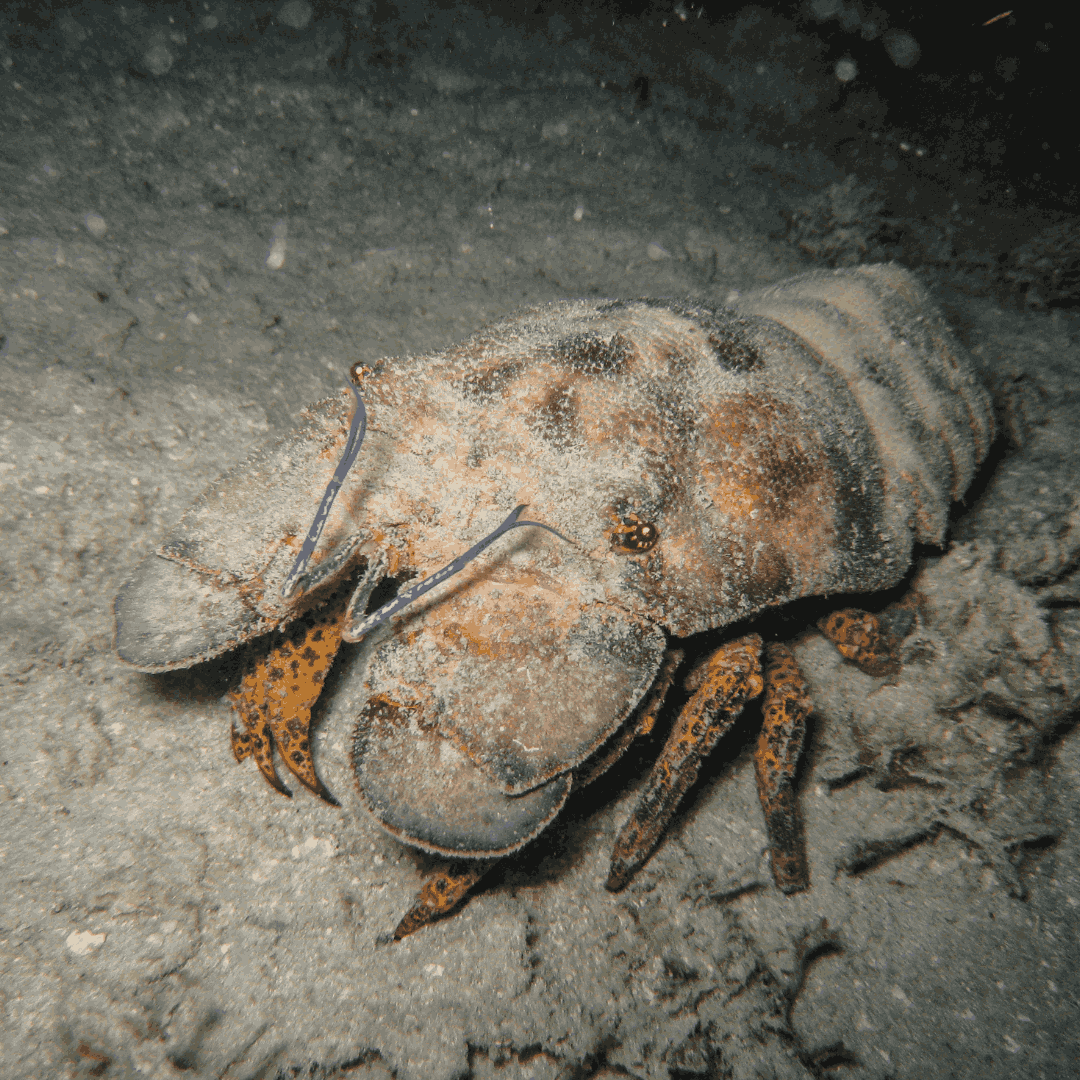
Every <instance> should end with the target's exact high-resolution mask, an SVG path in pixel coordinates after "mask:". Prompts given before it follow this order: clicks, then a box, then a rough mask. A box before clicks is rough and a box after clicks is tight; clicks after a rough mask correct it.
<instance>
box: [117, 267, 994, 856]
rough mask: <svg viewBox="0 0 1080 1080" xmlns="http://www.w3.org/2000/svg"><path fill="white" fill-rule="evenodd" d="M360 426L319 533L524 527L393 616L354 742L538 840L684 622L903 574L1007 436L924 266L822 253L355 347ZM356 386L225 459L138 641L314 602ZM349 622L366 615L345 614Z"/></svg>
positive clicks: (165, 649) (244, 627) (457, 538)
mask: <svg viewBox="0 0 1080 1080" xmlns="http://www.w3.org/2000/svg"><path fill="white" fill-rule="evenodd" d="M361 392H362V394H363V397H364V400H365V402H366V403H367V409H368V418H369V419H368V425H369V426H368V436H367V441H366V442H365V444H364V446H363V449H362V451H361V454H360V457H359V459H358V461H357V464H356V465H355V466H354V468H353V471H352V473H351V474H350V476H349V477H348V479H347V480H346V482H345V485H344V486H343V488H342V490H341V493H340V495H339V498H338V501H337V503H336V505H335V507H334V510H333V512H332V514H331V516H330V519H329V520H328V523H327V527H326V530H325V532H324V534H323V538H322V540H321V541H320V543H319V545H318V548H317V549H316V552H315V556H314V558H313V560H312V566H313V568H314V571H315V574H316V578H321V580H322V581H323V582H326V583H331V582H334V581H335V580H337V579H339V578H340V577H341V576H343V575H344V574H346V573H349V572H351V571H352V570H354V569H355V567H356V566H357V564H359V563H366V565H368V566H369V567H371V566H376V565H381V564H382V563H383V562H384V563H385V565H386V566H387V567H388V568H389V572H391V573H400V572H403V571H408V572H411V573H413V574H415V575H421V576H423V575H427V574H430V573H432V572H433V571H435V570H437V569H439V568H440V567H442V566H443V565H445V564H446V563H448V562H450V560H451V559H453V558H454V557H455V556H457V555H458V554H459V553H460V552H461V551H462V550H463V549H464V548H466V547H468V546H469V544H471V543H473V542H474V541H475V540H477V539H479V538H480V537H482V536H484V535H485V534H486V533H487V532H489V531H490V530H491V529H492V528H494V527H495V526H496V525H497V524H498V523H499V522H500V521H501V520H502V519H503V518H504V517H505V516H506V514H507V512H508V511H509V510H510V509H512V508H513V507H514V506H516V505H518V504H521V503H526V504H528V512H527V517H528V518H530V519H532V520H535V521H541V522H544V523H545V524H547V525H550V526H552V527H554V528H555V529H557V530H558V531H559V532H560V533H562V534H563V535H564V536H566V537H568V538H569V542H563V541H561V540H559V539H558V538H557V537H554V536H552V535H550V534H549V533H546V532H542V531H541V530H535V529H534V530H527V529H522V530H518V531H516V532H514V533H510V534H508V535H507V536H506V537H505V538H503V539H501V540H500V541H499V542H498V545H497V546H495V547H492V548H491V549H490V550H489V552H488V553H486V554H485V555H484V556H482V557H481V558H480V559H479V560H477V561H476V562H474V563H472V564H470V565H469V566H468V567H467V568H466V569H465V570H464V571H463V572H462V573H461V574H459V575H458V576H456V577H454V578H451V579H450V580H448V581H447V582H445V583H443V584H441V585H439V586H438V587H437V588H435V589H434V590H433V591H432V592H430V593H429V594H428V595H427V596H425V597H424V598H423V600H422V601H420V602H418V603H417V604H416V605H415V606H414V607H413V608H409V609H407V610H406V611H405V612H403V613H402V615H401V616H400V617H398V618H396V619H394V620H393V621H392V622H391V623H390V624H389V625H388V626H384V627H382V628H380V629H379V630H378V631H376V632H375V633H374V634H373V635H372V638H371V639H370V640H369V642H368V644H369V646H370V657H369V660H368V664H367V668H366V672H365V674H364V675H362V676H359V675H358V676H356V678H363V680H364V691H363V697H364V698H365V700H367V702H368V704H367V706H365V707H364V708H363V710H362V719H361V723H360V727H359V729H358V733H357V740H356V747H355V755H354V756H355V763H356V772H357V778H358V782H359V784H360V789H361V792H362V794H363V796H364V798H365V799H366V801H367V803H368V805H369V806H370V808H371V809H372V810H373V811H374V813H375V814H376V815H377V816H378V817H379V819H380V820H381V821H382V822H383V823H384V824H385V825H386V827H387V828H389V829H390V830H391V831H392V832H394V833H395V834H396V835H399V836H401V837H402V838H403V839H405V840H408V841H409V842H411V843H414V844H418V845H420V846H422V847H427V848H430V849H432V850H439V851H448V852H452V853H456V854H469V855H484V854H493V853H497V852H501V851H505V850H509V849H511V848H513V847H515V846H518V845H520V844H521V843H523V842H524V841H525V840H527V839H528V838H529V837H530V836H532V835H535V833H536V832H537V831H539V830H540V829H541V828H543V827H544V826H545V825H546V824H547V822H548V821H550V820H551V818H552V817H553V816H554V814H556V813H557V812H558V809H559V807H561V805H562V803H563V801H564V800H565V798H566V795H567V793H568V791H569V787H570V784H571V775H572V770H573V769H574V768H575V766H577V765H578V764H580V763H581V762H582V761H583V760H584V759H585V758H587V757H588V756H589V755H590V754H592V753H594V752H595V751H596V750H597V748H598V747H600V746H601V745H602V744H603V743H604V742H605V741H606V740H607V739H608V738H609V737H610V736H611V735H612V734H613V733H614V732H615V731H616V729H617V728H618V727H619V726H620V724H622V722H623V721H624V720H625V719H626V717H627V716H628V715H629V713H630V712H631V711H632V710H633V708H634V707H635V705H636V704H637V702H638V701H639V699H640V698H641V697H642V695H643V694H644V693H645V692H646V690H647V689H648V687H649V686H650V684H651V683H652V681H653V679H654V678H655V675H656V672H657V670H658V668H659V666H660V663H661V659H662V657H663V653H664V650H665V647H666V635H667V634H673V635H679V636H683V635H688V634H692V633H697V632H699V631H703V630H709V629H714V628H717V627H722V626H725V625H727V624H729V623H732V622H734V621H736V620H739V619H742V618H745V617H747V616H750V615H753V614H754V613H755V612H758V611H761V610H762V609H764V608H766V607H768V606H771V605H775V604H780V603H783V602H785V601H788V600H791V599H795V598H797V597H801V596H806V595H810V594H814V593H836V592H851V591H866V590H873V589H881V588H886V587H888V586H890V585H892V584H894V583H895V582H897V581H898V580H899V579H900V577H901V576H902V575H903V573H904V572H905V570H906V569H907V566H908V564H909V561H910V555H911V548H912V544H913V543H914V542H915V541H916V540H918V541H922V542H931V543H932V542H938V541H940V540H941V539H942V537H943V535H944V530H945V526H946V523H947V519H948V509H949V504H950V502H951V501H952V500H953V499H954V498H957V497H959V495H961V494H962V493H963V491H964V489H965V488H966V486H967V485H968V483H969V482H970V480H971V478H972V475H973V472H974V469H975V466H976V464H977V462H978V461H979V460H980V459H981V458H982V457H983V456H984V455H985V453H986V451H987V448H988V446H989V442H990V439H991V437H992V420H991V414H990V409H989V400H988V396H987V394H986V393H985V391H984V390H983V389H982V387H981V386H980V385H979V384H978V383H977V381H976V380H975V378H974V376H973V374H972V372H971V370H970V368H969V366H968V364H967V363H966V361H965V360H964V358H963V355H962V353H961V351H960V349H959V346H958V345H957V343H956V342H955V340H954V339H953V337H952V335H951V334H950V333H949V331H948V329H947V328H946V326H945V324H944V322H943V320H942V319H941V316H940V315H939V314H938V313H937V312H936V310H935V309H934V308H933V306H932V305H931V304H930V302H929V299H928V298H927V296H926V294H925V293H924V291H923V290H922V288H921V287H920V286H919V285H918V283H917V281H916V279H915V278H914V277H913V276H912V275H911V274H909V273H908V272H907V271H905V270H903V269H901V268H899V267H896V266H871V267H859V268H856V269H846V270H840V271H836V272H820V273H813V274H807V275H804V276H801V277H798V278H794V279H792V280H790V281H786V282H783V283H781V284H779V285H776V286H773V287H771V288H767V289H764V290H760V291H757V292H753V293H748V294H746V295H745V296H743V297H741V298H740V299H738V300H737V301H736V302H735V303H734V304H733V305H731V306H729V307H711V306H707V305H703V304H695V303H688V302H679V301H670V300H615V301H609V300H605V301H592V300H574V301H564V302H559V303H554V304H550V305H547V306H546V307H542V308H537V309H533V310H530V311H525V312H522V313H520V314H519V315H517V316H515V317H513V318H511V319H508V320H505V321H503V322H501V323H498V324H497V325H495V326H493V327H490V328H488V329H486V330H484V331H481V332H480V333H479V334H477V335H475V336H474V337H472V338H470V339H469V340H467V341H466V342H464V343H463V344H461V345H459V346H457V347H455V348H452V349H449V350H446V351H445V352H442V353H438V354H435V355H432V356H422V357H406V358H400V359H390V360H386V361H383V362H381V363H380V364H378V365H375V366H374V367H373V368H372V369H369V370H367V371H366V372H365V373H364V378H363V385H362V387H361ZM350 414H351V397H350V396H349V395H347V394H346V395H342V396H339V397H336V398H331V399H329V400H326V401H322V402H319V403H317V404H315V405H313V406H312V407H311V409H310V410H309V416H308V419H307V421H306V426H305V427H303V428H302V429H300V430H299V431H298V432H296V433H294V434H293V435H291V436H289V437H287V438H286V439H285V440H283V441H281V442H279V443H277V444H276V445H274V446H273V447H271V448H269V449H268V450H266V451H264V452H262V453H261V454H259V455H256V456H255V457H254V458H252V459H250V460H249V461H248V462H246V463H244V464H243V465H241V466H238V467H237V469H235V470H233V471H232V472H230V473H228V474H226V476H225V477H223V478H222V479H221V480H220V481H219V482H218V483H217V484H216V485H215V486H214V487H213V488H212V489H211V490H210V491H209V492H207V494H206V495H205V496H204V497H203V498H202V499H201V500H200V501H199V502H198V503H197V504H196V505H195V506H193V507H192V508H191V510H189V511H188V513H187V514H186V515H185V517H184V519H183V520H182V521H181V523H180V525H179V527H178V528H177V530H176V531H175V532H174V533H173V534H172V536H170V538H169V539H168V540H167V541H166V542H165V543H164V544H163V545H162V547H161V549H159V552H158V554H157V556H155V557H153V558H152V559H151V560H148V562H147V563H146V564H144V566H143V567H141V568H140V570H139V571H138V572H137V575H136V578H135V580H134V581H133V582H132V583H131V584H130V585H129V586H128V587H127V588H126V589H125V591H124V592H123V593H122V594H121V596H120V598H119V599H118V603H117V618H118V643H119V648H120V652H121V655H122V656H124V657H125V659H127V660H129V662H132V663H134V664H136V666H139V667H142V668H144V669H145V670H164V669H166V668H169V667H175V666H182V665H184V664H190V663H193V662H195V661H196V660H198V659H202V658H205V657H207V656H210V655H214V654H215V653H217V652H221V651H224V649H226V648H230V647H231V646H232V645H233V644H235V643H236V642H238V641H241V640H244V639H246V638H248V637H251V636H252V635H253V634H256V633H259V632H261V630H263V629H266V628H269V627H270V626H273V625H277V624H279V623H281V622H283V621H287V620H288V619H290V618H292V617H294V616H295V614H296V613H297V612H299V611H300V610H302V609H303V606H304V604H310V603H311V602H313V601H312V597H311V596H310V595H307V596H303V597H300V598H298V599H294V600H290V601H285V600H282V598H281V596H280V591H281V585H282V583H283V581H284V579H285V576H286V574H287V573H288V570H289V567H290V565H291V562H292V560H293V559H294V558H295V556H296V553H297V551H298V550H299V546H300V542H301V540H302V538H303V535H304V532H305V530H306V527H307V524H308V522H310V520H311V518H312V516H313V514H314V512H315V508H316V506H317V505H318V502H319V498H320V496H321V494H322V489H323V486H324V485H325V483H326V480H327V479H328V478H329V475H330V473H331V472H332V471H333V468H334V464H335V462H336V460H337V456H338V455H339V454H340V453H341V448H342V446H343V444H344V441H345V436H346V429H347V426H348V421H349V417H350ZM345 637H346V639H348V638H349V633H348V629H346V633H345Z"/></svg>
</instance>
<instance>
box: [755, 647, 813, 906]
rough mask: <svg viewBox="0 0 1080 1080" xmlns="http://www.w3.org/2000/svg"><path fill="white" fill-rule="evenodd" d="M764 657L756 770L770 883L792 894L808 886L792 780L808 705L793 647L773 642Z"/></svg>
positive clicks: (809, 706) (809, 705)
mask: <svg viewBox="0 0 1080 1080" xmlns="http://www.w3.org/2000/svg"><path fill="white" fill-rule="evenodd" d="M765 655H766V663H765V697H764V701H763V702H762V708H761V711H762V714H763V722H762V725H761V734H760V735H759V736H758V742H757V747H756V749H755V751H754V770H755V772H756V773H757V785H758V797H759V798H760V799H761V809H762V810H763V811H764V813H765V829H766V832H767V833H768V835H769V847H770V848H771V850H772V871H773V879H774V880H775V881H776V887H777V888H778V889H779V890H780V891H781V892H784V893H793V892H800V891H801V890H802V889H805V888H807V887H808V886H809V885H810V874H809V871H808V869H807V866H806V847H805V845H804V843H803V835H802V824H801V821H800V818H799V804H798V802H797V801H796V798H795V787H794V779H795V767H796V765H797V764H798V761H799V755H800V754H801V753H802V748H803V741H804V739H805V736H806V718H807V716H808V715H809V714H810V709H811V704H810V698H809V697H808V696H807V693H806V684H805V682H803V677H802V674H801V673H800V671H799V667H798V665H797V664H796V662H795V657H794V655H793V654H792V652H791V649H789V648H788V646H787V645H781V644H778V643H775V642H774V643H772V644H770V645H769V646H768V648H767V649H766V654H765Z"/></svg>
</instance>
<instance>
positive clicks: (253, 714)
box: [229, 587, 350, 806]
mask: <svg viewBox="0 0 1080 1080" xmlns="http://www.w3.org/2000/svg"><path fill="white" fill-rule="evenodd" d="M349 595H350V590H349V588H348V587H341V588H339V589H337V590H336V591H335V592H334V593H332V594H331V595H330V596H329V597H327V599H326V600H325V601H324V602H323V603H322V604H319V605H316V606H315V607H313V608H311V609H310V610H308V611H307V612H305V613H304V614H303V615H301V616H300V617H299V618H298V619H296V620H295V621H294V622H292V623H290V624H289V625H288V626H287V627H286V628H285V629H284V630H282V631H278V632H276V633H275V635H274V644H273V647H272V648H271V650H270V653H269V654H268V655H266V656H264V657H262V658H261V659H258V660H256V661H255V662H254V663H253V664H252V666H251V668H250V670H249V671H248V672H247V673H246V674H245V675H244V677H243V679H242V680H241V683H240V690H239V692H238V693H234V694H230V695H229V696H230V697H231V698H232V701H233V704H234V705H235V706H236V711H237V714H238V715H239V717H240V720H241V723H242V724H243V729H242V730H240V729H237V728H236V727H235V726H234V727H233V729H232V751H233V756H234V757H235V758H236V760H237V761H243V760H244V759H245V758H247V757H253V758H255V762H256V764H257V765H258V766H259V771H260V772H261V773H262V774H263V777H264V778H265V779H266V782H267V783H268V784H270V786H271V787H273V788H275V789H276V790H277V791H280V792H281V793H282V794H283V795H288V796H291V795H292V792H291V791H289V789H288V788H287V787H286V786H285V785H284V784H283V783H282V782H281V780H280V779H279V778H278V775H277V772H276V771H275V769H274V760H273V748H274V746H277V749H278V753H279V754H280V755H281V759H282V760H283V761H284V762H285V764H286V765H287V766H288V768H289V769H290V771H291V772H292V773H293V775H294V776H295V777H296V778H297V780H299V781H300V783H302V784H303V785H304V786H305V787H306V788H308V789H309V790H310V791H313V792H314V793H315V794H316V795H318V796H319V797H320V798H322V799H325V800H326V801H327V802H328V803H331V804H332V805H334V806H336V805H337V800H336V799H335V798H334V796H333V795H331V794H330V792H329V791H328V790H327V788H326V787H325V785H324V784H323V782H322V781H321V780H320V779H319V777H318V775H317V774H316V772H315V763H314V761H312V758H311V739H310V731H309V729H310V727H311V710H312V708H313V706H314V705H315V702H316V701H317V700H318V698H319V694H320V693H321V692H322V687H323V682H324V681H325V679H326V676H327V673H328V672H329V671H330V667H331V665H332V664H333V662H334V657H335V656H336V655H337V651H338V647H339V646H340V644H341V628H342V625H343V623H344V621H345V609H346V606H347V604H348V600H349Z"/></svg>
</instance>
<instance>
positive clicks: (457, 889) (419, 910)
mask: <svg viewBox="0 0 1080 1080" xmlns="http://www.w3.org/2000/svg"><path fill="white" fill-rule="evenodd" d="M498 861H499V860H498V859H453V860H447V861H446V862H443V863H441V864H440V865H438V866H436V867H435V869H434V870H432V871H431V872H430V873H429V874H428V875H427V877H425V879H424V883H423V885H421V886H420V891H419V892H418V893H417V894H416V899H415V900H414V901H413V904H412V907H410V908H409V910H408V911H407V912H406V913H405V916H404V918H403V919H402V920H401V922H399V923H398V924H397V927H396V929H395V930H394V940H395V941H400V940H401V939H402V938H403V937H408V936H409V934H412V933H415V932H416V931H417V930H419V929H420V928H421V927H424V926H427V925H428V923H432V922H434V921H435V920H436V919H439V918H441V917H442V916H443V915H446V914H447V913H448V912H450V911H453V910H454V908H456V907H457V906H458V904H460V903H461V901H462V900H464V899H465V897H466V896H467V895H468V894H469V892H471V891H472V889H473V887H474V886H475V885H476V883H477V882H478V881H479V880H480V879H481V878H482V877H483V876H484V875H485V874H486V873H487V872H488V871H489V870H490V869H491V868H492V866H494V865H495V863H496V862H498Z"/></svg>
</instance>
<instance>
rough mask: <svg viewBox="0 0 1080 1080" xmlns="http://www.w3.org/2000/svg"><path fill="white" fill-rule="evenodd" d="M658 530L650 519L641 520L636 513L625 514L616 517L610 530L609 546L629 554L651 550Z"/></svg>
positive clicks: (657, 537)
mask: <svg viewBox="0 0 1080 1080" xmlns="http://www.w3.org/2000/svg"><path fill="white" fill-rule="evenodd" d="M659 539H660V531H659V530H658V529H657V527H656V526H655V525H654V524H653V523H652V522H651V521H642V520H641V518H640V517H638V515H637V514H633V513H631V514H627V515H626V516H625V517H622V518H619V519H618V524H616V526H615V528H614V529H612V530H611V547H612V550H614V551H621V552H624V553H625V554H629V555H640V554H642V552H645V551H652V549H653V548H654V547H656V541H657V540H659Z"/></svg>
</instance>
